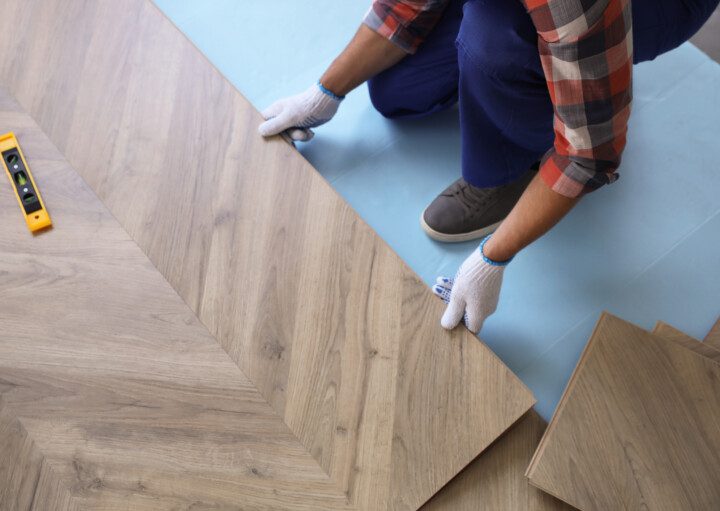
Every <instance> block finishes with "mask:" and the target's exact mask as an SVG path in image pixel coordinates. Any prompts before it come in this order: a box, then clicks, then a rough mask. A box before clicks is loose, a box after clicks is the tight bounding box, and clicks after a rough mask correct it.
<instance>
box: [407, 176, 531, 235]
mask: <svg viewBox="0 0 720 511" xmlns="http://www.w3.org/2000/svg"><path fill="white" fill-rule="evenodd" d="M536 173H537V167H535V166H533V168H531V169H530V170H528V171H527V172H526V173H525V174H523V176H522V177H521V178H520V179H518V180H517V181H513V182H512V183H508V184H506V185H502V186H498V187H495V188H478V187H476V186H472V185H471V184H469V183H467V182H466V181H465V180H464V179H462V178H460V179H458V180H457V181H455V182H454V183H453V184H451V185H450V186H449V187H448V188H447V189H445V191H444V192H442V193H441V194H440V195H438V196H437V198H436V199H435V200H434V201H432V203H431V204H430V205H429V206H428V207H427V208H426V209H425V211H423V213H422V215H421V216H420V225H421V226H422V228H423V230H424V231H425V232H426V233H427V235H428V236H430V237H431V238H432V239H435V240H437V241H444V242H447V243H454V242H460V241H468V240H474V239H477V238H482V237H483V236H487V235H488V234H490V233H492V232H493V231H495V229H497V228H498V226H499V225H500V224H501V223H502V221H503V220H504V219H505V217H506V216H507V215H508V213H510V210H512V208H513V207H514V206H515V204H516V203H517V201H518V200H519V199H520V196H521V195H522V193H523V192H524V191H525V188H527V185H528V184H530V181H531V180H532V178H533V177H534V176H535V174H536Z"/></svg>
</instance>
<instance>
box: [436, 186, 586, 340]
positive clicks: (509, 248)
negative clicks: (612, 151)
mask: <svg viewBox="0 0 720 511" xmlns="http://www.w3.org/2000/svg"><path fill="white" fill-rule="evenodd" d="M579 200H580V199H579V198H569V197H565V196H563V195H560V194H559V193H557V192H554V191H552V190H551V189H550V188H549V187H548V186H547V185H546V184H545V183H543V181H542V179H541V178H540V176H539V175H537V176H535V178H534V179H533V180H532V181H531V182H530V185H529V186H528V187H527V189H526V190H525V193H523V195H522V197H521V198H520V200H519V201H518V203H517V204H516V205H515V207H514V208H513V210H512V211H511V212H510V214H509V215H508V217H507V218H506V219H505V220H504V221H503V223H502V224H501V225H500V227H499V228H498V230H497V231H495V233H494V234H493V235H492V236H490V237H489V238H486V239H485V240H484V241H483V243H481V245H480V247H479V248H478V249H477V250H475V251H474V252H473V253H472V254H471V255H470V257H468V258H467V259H466V260H465V262H463V264H462V266H461V267H460V269H459V270H458V273H457V275H456V276H455V278H454V279H451V278H448V277H440V278H439V279H438V281H437V283H436V284H435V285H434V286H433V291H434V292H435V294H436V295H438V296H439V297H440V298H442V299H443V300H444V301H445V302H446V303H447V304H448V307H447V309H446V310H445V314H444V315H443V317H442V320H441V323H442V325H443V326H444V327H445V328H454V327H455V326H456V325H457V324H458V323H460V321H462V320H463V317H464V319H465V324H466V326H467V327H468V329H470V331H472V332H474V333H477V332H479V331H480V329H481V328H482V325H483V323H484V322H485V319H486V318H487V317H488V316H490V315H491V314H492V313H493V312H495V309H496V308H497V304H498V300H499V298H500V287H501V285H502V278H503V273H504V271H505V267H506V266H507V264H508V263H509V262H510V261H511V260H512V258H513V257H514V256H515V254H517V253H518V252H519V251H520V250H522V249H523V248H525V247H526V246H528V245H529V244H530V243H532V242H533V241H535V240H536V239H538V238H539V237H540V236H542V235H543V234H545V233H546V232H547V231H548V230H550V229H551V228H552V227H553V226H554V225H555V224H556V223H558V222H559V221H560V220H561V219H562V217H564V216H565V215H566V214H567V213H568V211H570V210H571V209H572V208H573V206H574V205H575V204H577V202H578V201H579Z"/></svg>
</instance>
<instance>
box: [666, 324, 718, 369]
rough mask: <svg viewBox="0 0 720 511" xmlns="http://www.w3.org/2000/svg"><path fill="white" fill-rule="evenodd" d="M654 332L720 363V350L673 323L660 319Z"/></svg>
mask: <svg viewBox="0 0 720 511" xmlns="http://www.w3.org/2000/svg"><path fill="white" fill-rule="evenodd" d="M653 333H654V334H657V335H659V336H660V337H663V338H665V339H669V340H671V341H673V342H675V343H677V344H679V345H680V346H684V347H685V348H687V349H689V350H691V351H694V352H695V353H697V354H698V355H702V356H703V357H707V358H709V359H710V360H713V361H715V362H718V363H720V350H718V349H716V348H713V347H712V346H710V345H709V344H707V343H704V342H701V341H699V340H698V339H695V338H694V337H690V336H689V335H687V334H686V333H685V332H682V331H681V330H678V329H677V328H675V327H673V326H672V325H669V324H667V323H664V322H662V321H658V322H657V324H656V325H655V328H654V329H653Z"/></svg>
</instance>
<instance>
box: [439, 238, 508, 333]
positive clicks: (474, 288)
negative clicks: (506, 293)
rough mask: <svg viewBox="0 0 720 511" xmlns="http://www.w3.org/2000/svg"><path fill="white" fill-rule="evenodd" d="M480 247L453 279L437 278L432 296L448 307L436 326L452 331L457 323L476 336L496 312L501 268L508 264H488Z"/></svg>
mask: <svg viewBox="0 0 720 511" xmlns="http://www.w3.org/2000/svg"><path fill="white" fill-rule="evenodd" d="M489 238H490V237H489V236H488V237H487V238H485V239H484V240H483V241H482V243H481V244H480V247H479V248H478V249H477V250H475V251H474V252H473V253H472V254H470V257H468V258H467V259H465V262H463V263H462V265H461V266H460V269H459V270H458V272H457V274H456V275H455V278H454V279H451V278H448V277H438V279H437V284H435V285H434V286H433V287H432V290H433V292H434V293H435V294H436V295H438V296H439V297H440V298H442V299H443V301H444V302H445V303H446V304H448V306H447V309H445V314H443V317H442V319H441V320H440V324H441V325H442V326H443V328H447V329H449V330H450V329H453V328H455V327H456V326H457V325H458V323H460V321H461V320H463V319H464V320H465V326H467V327H468V329H469V330H470V331H471V332H473V333H475V334H476V333H478V332H479V331H480V329H481V328H482V326H483V323H484V322H485V319H487V317H488V316H490V315H491V314H492V313H493V312H495V309H496V308H497V304H498V299H499V298H500V287H501V286H502V279H503V272H504V271H505V266H507V264H508V263H509V262H510V261H511V260H512V259H510V260H507V261H503V262H496V261H491V260H490V259H488V258H487V257H485V255H484V254H483V247H484V246H485V243H486V242H487V240H488V239H489Z"/></svg>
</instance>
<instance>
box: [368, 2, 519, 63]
mask: <svg viewBox="0 0 720 511" xmlns="http://www.w3.org/2000/svg"><path fill="white" fill-rule="evenodd" d="M513 1H514V0H513ZM448 3H450V0H375V1H374V2H373V3H372V6H371V7H370V10H369V11H368V12H367V14H366V15H365V20H364V21H363V23H365V25H367V26H368V27H370V28H371V29H372V30H374V31H375V32H377V33H378V34H380V35H381V36H383V37H386V38H387V39H389V40H390V41H392V42H393V43H395V44H396V45H397V46H399V47H400V48H402V49H403V50H405V51H406V52H407V53H415V52H416V51H417V49H418V47H419V46H420V44H422V42H423V41H424V40H425V38H426V37H427V36H428V34H429V33H430V32H431V31H432V29H433V28H435V25H436V24H437V22H438V21H439V20H440V18H441V17H442V14H443V12H444V11H445V8H446V7H447V5H448Z"/></svg>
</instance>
